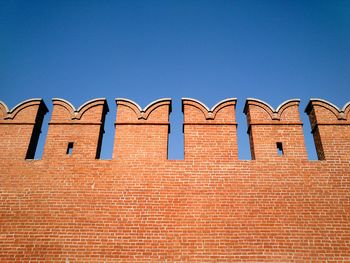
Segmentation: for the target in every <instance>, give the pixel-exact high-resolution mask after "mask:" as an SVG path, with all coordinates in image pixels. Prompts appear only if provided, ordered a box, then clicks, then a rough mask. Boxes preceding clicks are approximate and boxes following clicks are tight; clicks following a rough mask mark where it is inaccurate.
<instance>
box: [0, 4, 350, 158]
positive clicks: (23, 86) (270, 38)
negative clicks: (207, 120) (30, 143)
mask: <svg viewBox="0 0 350 263" xmlns="http://www.w3.org/2000/svg"><path fill="white" fill-rule="evenodd" d="M0 91H1V92H0V100H2V101H4V102H5V103H7V104H8V106H9V107H13V106H14V105H16V104H17V103H19V102H21V101H22V100H25V99H29V98H34V97H41V98H43V99H44V100H45V102H46V104H47V105H48V107H49V109H52V106H51V98H53V97H61V98H64V99H67V100H69V101H70V102H72V103H73V104H74V105H75V106H76V107H78V106H80V105H81V104H82V103H84V102H85V101H87V100H90V99H93V98H98V97H105V98H107V99H108V103H109V107H110V112H109V114H108V115H107V123H106V134H105V138H104V139H105V140H104V144H103V153H102V157H103V158H110V157H111V152H112V147H113V136H114V127H113V122H114V119H115V114H116V106H115V103H114V98H116V97H126V98H129V99H132V100H134V101H136V102H137V103H139V104H140V105H141V106H145V105H147V104H148V103H149V102H151V101H153V100H155V99H158V98H162V97H171V98H172V99H173V112H172V114H171V134H170V149H169V157H170V158H171V159H178V158H182V155H183V134H182V113H181V97H192V98H195V99H198V100H200V101H202V102H204V103H205V104H206V105H208V106H209V107H211V106H213V105H214V104H216V103H217V102H218V101H220V100H222V99H224V98H227V97H237V98H238V105H237V120H238V122H239V126H238V140H239V155H240V158H241V159H249V158H250V152H249V143H248V137H247V135H246V129H247V126H246V119H245V115H244V114H243V112H242V111H243V106H244V103H245V99H246V98H248V97H255V98H258V99H261V100H264V101H266V102H268V103H269V104H271V105H272V106H274V107H276V106H277V105H279V104H280V103H281V102H283V101H284V100H287V99H290V98H300V99H301V107H300V109H301V116H302V120H303V121H304V130H305V132H306V135H305V139H306V142H307V148H308V151H309V154H310V157H311V158H315V154H314V145H313V141H312V136H311V135H310V126H309V123H308V119H307V116H306V115H305V114H304V113H303V110H304V108H305V106H306V104H307V102H308V100H309V98H310V97H319V98H323V99H326V100H329V101H330V102H332V103H334V104H336V105H338V106H339V107H342V106H343V105H344V104H345V103H346V102H347V101H348V100H350V1H348V0H339V1H337V0H334V1H323V0H315V1H312V0H310V1H307V0H290V1H287V0H286V1H280V0H276V1H270V0H266V1H265V0H264V1H262V0H257V1H245V0H242V1H238V0H237V1H236V0H230V1H225V0H211V1H205V0H197V1H191V0H178V1H169V0H159V1H152V0H149V1H145V0H139V1H133V0H124V1H117V0H114V1H112V0H110V1H107V0H106V1H103V0H96V1H89V0H84V1H78V0H75V1H74V0H70V1H64V0H60V1H35V0H31V1H27V0H22V1H14V0H0ZM49 119H50V114H47V115H46V119H45V125H46V127H45V128H44V132H43V135H44V136H42V137H43V138H41V142H40V143H41V145H39V152H40V151H41V150H40V147H41V148H42V147H43V146H42V145H43V141H44V139H45V138H44V137H45V135H46V134H45V132H46V131H45V130H46V129H47V122H48V121H49ZM39 155H40V154H39Z"/></svg>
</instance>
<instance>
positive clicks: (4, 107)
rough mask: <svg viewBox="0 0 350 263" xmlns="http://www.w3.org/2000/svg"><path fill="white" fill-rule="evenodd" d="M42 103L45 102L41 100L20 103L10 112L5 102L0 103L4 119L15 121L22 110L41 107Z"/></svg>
mask: <svg viewBox="0 0 350 263" xmlns="http://www.w3.org/2000/svg"><path fill="white" fill-rule="evenodd" d="M41 103H43V100H42V99H40V98H34V99H29V100H25V101H22V102H20V103H18V104H17V105H16V106H14V107H13V108H12V109H11V110H10V109H9V108H8V106H7V105H6V104H5V103H4V102H3V101H0V111H1V112H2V113H3V119H5V120H6V119H7V120H13V119H15V117H16V116H17V114H18V113H19V112H21V111H22V110H24V109H26V108H28V107H31V106H39V105H40V104H41Z"/></svg>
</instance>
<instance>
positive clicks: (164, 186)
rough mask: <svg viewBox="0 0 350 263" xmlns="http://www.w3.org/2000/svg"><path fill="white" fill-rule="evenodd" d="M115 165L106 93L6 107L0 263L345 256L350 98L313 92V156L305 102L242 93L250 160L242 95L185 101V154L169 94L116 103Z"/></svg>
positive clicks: (349, 239) (349, 213) (0, 131)
mask: <svg viewBox="0 0 350 263" xmlns="http://www.w3.org/2000/svg"><path fill="white" fill-rule="evenodd" d="M116 104H117V116H116V122H115V129H116V133H115V143H114V152H113V159H112V160H100V159H99V154H100V149H101V141H102V139H103V138H102V133H103V129H104V127H103V126H104V119H105V115H106V113H107V111H108V106H107V103H106V100H105V99H95V100H91V101H88V102H87V103H85V104H83V105H82V106H81V107H79V108H78V109H76V108H75V107H74V106H73V105H72V104H71V103H69V102H68V101H66V100H64V99H53V112H52V117H51V120H50V123H49V129H48V134H47V138H46V143H45V147H44V153H43V157H42V160H33V157H34V154H35V150H36V145H37V142H38V138H39V134H40V130H41V125H42V122H43V118H44V115H45V114H46V113H47V111H48V110H47V107H46V105H45V103H44V102H43V101H42V100H41V99H30V100H27V101H24V102H22V103H20V104H18V105H17V106H15V107H14V108H13V109H9V108H8V107H7V106H6V104H5V103H4V102H0V136H1V141H0V261H1V262H13V261H25V262H27V261H34V262H37V261H55V262H56V261H57V262H116V261H117V262H150V261H151V262H159V261H160V262H164V261H167V262H235V261H248V262H252V261H255V262H257V261H258V262H301V261H302V262H305V261H314V262H325V261H327V262H350V114H349V111H350V104H349V103H348V104H346V105H345V106H344V107H343V108H341V109H340V108H338V107H336V106H335V105H333V104H332V103H330V102H327V101H325V100H322V99H311V100H310V102H309V104H308V106H307V107H306V109H305V112H306V114H308V115H309V118H310V123H311V127H312V131H311V132H312V133H313V136H314V140H315V147H316V150H317V155H318V158H319V160H316V161H310V160H308V159H307V154H306V150H305V143H304V134H303V130H302V122H301V120H300V113H299V100H296V99H292V100H289V101H286V102H284V103H282V104H281V105H280V106H279V107H278V108H277V109H273V108H272V107H271V106H270V105H268V104H267V103H265V102H262V101H260V100H257V99H247V100H246V104H245V109H244V113H245V114H246V116H247V122H248V134H249V138H250V147H251V153H252V160H249V161H242V160H238V147H237V134H236V132H237V123H236V118H235V115H236V112H235V110H236V99H226V100H223V101H221V102H219V103H218V104H217V105H215V106H214V107H213V108H211V109H209V108H208V107H207V106H205V105H204V104H203V103H201V102H199V101H197V100H194V99H187V98H185V99H183V100H182V105H183V113H184V123H183V131H184V153H185V154H184V160H167V151H168V149H167V147H168V131H169V125H170V124H169V113H170V111H171V100H170V99H161V100H157V101H154V102H152V103H150V104H149V105H148V106H147V107H146V108H145V109H142V108H141V107H140V106H139V105H138V104H137V103H135V102H133V101H131V100H128V99H116Z"/></svg>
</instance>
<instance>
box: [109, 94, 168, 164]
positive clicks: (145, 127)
mask: <svg viewBox="0 0 350 263" xmlns="http://www.w3.org/2000/svg"><path fill="white" fill-rule="evenodd" d="M115 101H116V104H117V108H118V110H117V116H116V121H115V127H116V135H115V143H114V151H113V158H114V159H139V158H140V159H153V158H156V159H161V160H166V159H167V156H168V133H169V130H170V123H169V114H170V112H171V99H169V98H162V99H158V100H155V101H153V102H151V103H149V104H148V105H147V106H146V107H145V108H141V107H140V105H139V104H137V103H136V102H134V101H132V100H129V99H125V98H116V99H115Z"/></svg>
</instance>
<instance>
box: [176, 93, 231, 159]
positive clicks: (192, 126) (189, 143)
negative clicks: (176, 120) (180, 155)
mask: <svg viewBox="0 0 350 263" xmlns="http://www.w3.org/2000/svg"><path fill="white" fill-rule="evenodd" d="M236 101H237V100H236V99H235V98H230V99H225V100H222V101H220V102H219V103H217V104H216V105H215V106H214V107H212V108H211V109H209V108H208V107H207V106H205V105H204V104H203V103H201V102H200V101H198V100H195V99H190V98H183V99H182V110H183V113H184V128H183V131H184V146H185V154H184V155H185V159H186V160H197V161H200V160H203V161H213V162H229V161H232V160H237V159H238V148H237V124H236V116H235V110H236Z"/></svg>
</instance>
